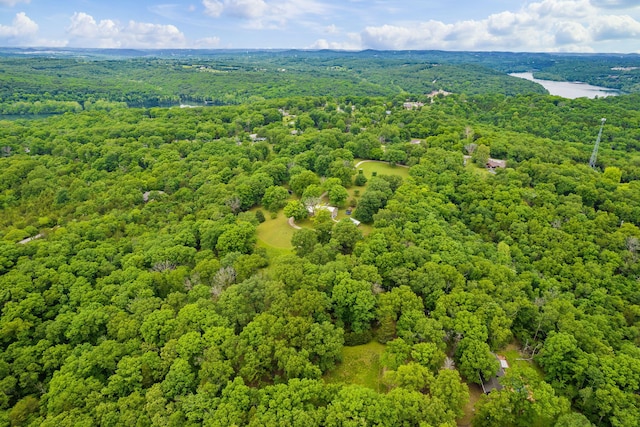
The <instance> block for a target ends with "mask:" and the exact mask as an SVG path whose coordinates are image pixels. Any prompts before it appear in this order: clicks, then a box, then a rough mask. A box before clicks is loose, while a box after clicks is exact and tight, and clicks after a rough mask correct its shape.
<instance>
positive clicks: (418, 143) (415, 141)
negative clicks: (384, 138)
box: [409, 139, 422, 145]
mask: <svg viewBox="0 0 640 427" xmlns="http://www.w3.org/2000/svg"><path fill="white" fill-rule="evenodd" d="M421 142H422V141H420V140H419V139H412V140H411V141H410V142H409V144H413V145H420V143H421Z"/></svg>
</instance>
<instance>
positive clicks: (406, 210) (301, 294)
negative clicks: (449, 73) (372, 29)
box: [0, 56, 640, 426]
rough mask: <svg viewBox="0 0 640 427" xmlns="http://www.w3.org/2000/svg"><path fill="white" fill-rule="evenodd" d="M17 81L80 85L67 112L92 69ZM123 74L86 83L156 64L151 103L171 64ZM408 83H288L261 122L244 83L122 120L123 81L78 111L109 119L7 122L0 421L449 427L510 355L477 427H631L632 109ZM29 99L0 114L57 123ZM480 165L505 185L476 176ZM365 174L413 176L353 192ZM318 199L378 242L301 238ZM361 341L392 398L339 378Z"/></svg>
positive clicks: (348, 228)
mask: <svg viewBox="0 0 640 427" xmlns="http://www.w3.org/2000/svg"><path fill="white" fill-rule="evenodd" d="M334 59H335V58H333V59H332V60H331V61H333V60H334ZM316 60H318V61H320V60H322V56H320V59H317V58H316ZM292 61H293V60H292ZM331 61H330V62H329V63H331V64H333V62H331ZM353 61H354V64H355V63H357V61H356V60H355V59H354V60H353ZM9 62H11V64H10V65H11V67H18V68H19V67H24V66H26V65H25V64H31V65H30V66H38V67H44V66H45V65H46V66H49V67H53V68H55V67H60V74H61V75H63V76H67V77H65V78H69V79H76V78H77V79H78V80H77V81H76V83H77V85H70V86H69V87H68V88H67V89H65V90H67V91H68V92H63V91H62V88H63V87H64V84H66V83H68V82H69V81H66V80H65V82H66V83H65V82H61V81H59V80H57V78H54V77H52V76H49V78H48V79H49V80H47V79H44V77H42V78H41V80H38V84H37V85H35V86H34V87H42V88H46V87H50V90H51V92H50V93H49V95H51V98H52V99H53V100H55V101H57V102H72V100H70V99H67V98H69V97H71V95H78V94H79V92H75V91H76V89H77V88H78V87H79V86H81V83H82V82H84V80H83V78H84V77H83V74H82V73H85V72H86V69H83V68H82V67H80V65H79V64H76V63H74V64H71V65H70V63H68V62H65V61H62V60H45V59H39V60H37V61H34V62H33V63H30V62H29V61H28V60H18V59H16V60H15V61H13V60H12V61H9ZM134 62H135V63H133V64H130V63H127V62H125V63H117V62H113V63H111V62H105V63H98V64H94V63H90V64H88V65H87V67H89V68H88V69H89V70H96V69H103V68H104V67H106V68H108V67H112V68H113V69H114V70H118V69H120V70H122V69H131V70H132V71H131V72H132V73H139V72H141V71H140V70H139V69H138V68H139V67H140V66H141V64H143V63H144V64H148V66H149V67H150V68H151V69H152V71H151V77H150V78H149V79H150V80H149V83H144V84H142V85H141V87H143V88H144V87H147V86H146V85H147V84H148V85H150V86H149V88H148V89H149V91H151V86H152V83H151V82H152V81H153V79H155V78H160V77H158V76H160V75H161V74H162V72H163V71H162V70H163V69H162V68H161V66H165V65H166V62H165V61H164V60H157V61H156V60H149V61H147V60H142V59H140V60H137V62H136V61H134ZM294 62H295V61H294ZM172 64H173V63H172ZM298 65H300V69H299V70H306V71H308V69H306V68H304V67H303V66H302V65H301V64H300V63H299V64H298ZM183 66H184V70H189V71H188V72H189V73H192V74H196V73H198V74H197V75H198V77H192V78H193V79H194V80H193V81H199V80H198V79H203V80H202V81H201V83H200V84H202V85H205V83H204V82H205V81H206V82H209V81H210V80H211V79H214V77H218V74H221V75H222V76H223V75H224V73H223V71H225V70H223V69H222V66H221V64H218V65H216V67H217V68H214V67H213V65H211V64H208V65H207V64H205V65H203V67H204V68H205V70H208V71H203V70H201V69H196V68H193V66H192V64H191V65H189V64H181V65H180V67H178V66H177V65H175V64H174V65H173V66H172V67H173V68H170V69H169V71H168V72H171V73H174V72H175V73H181V72H182V71H181V70H183V68H182V67H183ZM331 66H334V65H331ZM384 66H385V65H384V64H383V65H380V66H379V67H378V68H376V67H374V66H372V69H371V71H370V73H371V75H370V77H371V82H372V83H371V85H379V84H381V83H380V82H382V80H381V79H382V78H383V77H384V73H383V72H381V70H384ZM154 67H155V68H154ZM189 67H192V68H189ZM407 68H410V69H411V70H413V71H415V72H416V73H417V74H416V76H415V77H410V75H404V78H405V79H407V81H413V85H411V86H407V88H413V89H412V90H413V93H415V95H410V94H408V93H402V94H401V95H396V94H394V93H389V92H386V91H382V92H380V91H379V86H375V87H376V88H377V89H376V90H374V91H373V92H372V93H360V92H354V93H353V94H343V95H337V94H336V96H334V95H332V94H330V95H324V96H317V97H316V96H295V95H309V93H307V92H305V90H307V89H305V88H302V87H301V85H300V84H299V83H297V82H298V80H296V78H300V79H302V77H300V75H301V74H303V73H300V74H296V76H297V77H295V78H294V77H291V80H289V82H290V84H291V85H292V86H293V87H294V89H295V90H293V89H292V91H293V92H292V93H291V96H290V97H286V98H279V97H278V96H275V95H274V96H264V98H269V99H256V98H253V99H251V101H250V102H249V101H248V98H249V97H250V96H251V95H249V93H251V88H250V85H248V83H247V86H245V87H244V91H245V92H242V93H236V95H237V96H236V95H234V97H232V98H233V99H232V100H233V102H231V98H229V100H230V102H229V103H230V104H231V103H240V104H241V105H226V106H208V107H201V108H183V109H180V108H160V107H155V106H154V107H149V106H147V107H142V108H131V105H133V104H136V102H137V103H139V105H146V104H147V102H148V99H149V98H148V96H150V95H149V93H146V92H145V93H144V94H138V95H135V97H134V94H131V93H130V95H127V96H132V97H134V98H135V99H137V101H136V102H133V103H132V102H131V100H130V99H129V98H126V97H124V98H118V99H115V98H113V99H112V98H111V97H112V96H113V94H114V93H117V92H118V91H119V90H121V89H126V88H128V87H129V86H127V85H125V84H124V83H122V82H121V81H120V80H118V79H115V78H114V79H113V80H108V81H107V83H105V86H104V87H102V88H100V87H95V86H92V87H91V90H93V91H97V92H100V91H103V90H104V91H105V93H107V94H109V96H108V97H107V96H106V95H105V99H108V100H109V101H108V102H113V103H115V104H109V103H108V102H107V101H105V102H104V103H102V104H101V103H100V101H99V100H98V99H97V98H96V99H94V100H93V101H91V103H90V104H87V101H86V100H85V103H84V104H83V109H79V108H70V109H68V110H65V111H68V112H67V113H65V114H61V115H54V116H50V117H32V118H30V119H29V120H26V119H19V120H11V121H10V120H2V121H1V124H2V126H0V147H2V151H1V153H2V157H0V213H1V214H0V310H1V313H2V314H1V317H0V373H1V375H0V424H2V425H5V424H6V425H50V426H57V425H102V424H104V425H145V426H146V425H200V424H206V425H221V426H222V425H234V424H235V425H266V424H269V425H271V424H273V425H300V426H303V425H304V426H307V425H311V426H313V425H318V426H333V425H335V426H338V425H355V423H360V424H362V423H364V424H367V425H389V426H392V425H393V426H395V425H434V426H435V425H446V426H450V425H455V422H456V420H457V419H460V418H461V417H462V416H463V414H464V413H465V412H464V408H465V405H466V404H467V402H468V399H469V387H475V385H473V383H477V382H479V381H480V378H481V377H482V378H485V379H486V378H488V377H491V376H492V375H493V374H494V373H495V372H496V370H497V360H496V358H495V356H494V353H496V352H501V351H503V350H504V349H505V348H506V347H507V346H508V345H512V346H513V347H514V348H518V349H519V350H520V353H521V354H520V358H522V359H526V361H520V362H521V364H519V365H517V366H514V367H512V368H510V370H508V371H507V373H506V375H505V377H504V378H503V379H502V385H503V388H502V389H501V390H500V391H494V392H491V394H489V395H488V396H486V397H483V398H482V399H481V402H480V403H479V404H478V405H477V406H476V416H475V417H474V419H473V424H474V425H505V426H511V425H558V426H565V425H590V424H589V423H592V424H594V425H603V426H633V425H636V424H637V420H638V419H640V400H639V398H638V396H639V394H638V392H639V390H640V389H639V387H640V362H639V361H640V350H638V345H639V344H640V291H639V288H638V277H640V264H639V263H638V260H639V257H640V243H639V242H640V228H639V227H640V197H639V194H640V155H639V154H638V150H640V133H638V128H639V126H638V125H639V124H640V102H639V101H640V99H639V98H638V96H637V95H625V96H620V97H615V98H606V99H596V100H586V99H577V100H566V99H561V98H558V97H552V96H547V95H542V94H535V93H530V94H522V93H521V92H519V93H520V94H518V95H512V94H496V93H493V94H492V93H490V91H489V90H487V92H483V94H480V95H475V94H474V93H456V94H451V95H448V96H444V95H442V96H436V97H434V98H433V102H431V98H427V97H426V96H425V95H424V92H422V91H421V89H420V90H418V89H416V88H423V86H419V82H418V79H422V78H423V77H424V76H426V75H429V74H428V73H431V72H440V71H439V70H438V69H437V68H438V67H428V66H426V65H421V66H418V65H416V64H413V65H408V66H407ZM14 69H15V68H10V69H9V71H7V72H6V73H4V74H6V75H5V76H3V77H2V78H3V79H4V78H7V79H9V80H11V79H13V80H14V81H18V80H20V79H21V78H22V77H20V75H18V74H15V73H13V72H12V71H11V70H14ZM434 69H435V70H434ZM74 70H75V71H74ZM427 70H428V71H427ZM112 71H113V70H112ZM214 71H215V72H214ZM218 72H220V73H218ZM243 72H244V73H245V74H246V75H245V77H246V79H247V80H248V81H254V82H256V84H258V83H259V84H260V85H266V86H268V84H267V83H266V82H267V81H268V79H267V80H261V78H259V77H258V76H259V75H261V73H263V72H262V71H259V70H253V69H251V70H249V69H244V70H243ZM393 72H398V70H397V69H395V68H394V69H393ZM73 73H78V75H77V76H75V77H73V76H72V75H73ZM205 73H206V74H205ZM331 73H335V74H339V73H342V71H340V70H339V69H337V68H334V69H332V70H331ZM200 74H202V76H206V79H204V77H202V76H201V75H200ZM282 74H283V75H282V76H281V75H278V76H277V77H273V78H277V79H284V78H287V77H288V76H285V75H284V73H282ZM489 74H491V75H493V74H492V73H489ZM7 76H9V77H10V78H9V77H7ZM60 78H62V77H60ZM492 78H493V77H492ZM495 78H498V77H495ZM252 79H253V80H252ZM3 81H4V80H3ZM71 81H75V80H71ZM227 81H228V79H226V78H221V79H220V82H216V83H211V85H212V89H211V91H212V93H213V92H215V93H218V94H219V92H216V91H217V90H218V89H214V88H213V87H214V86H215V85H217V84H223V83H224V82H227ZM305 81H307V80H305ZM429 81H431V80H429ZM490 81H493V80H491V79H490ZM323 82H325V80H323V79H322V78H320V79H319V80H318V81H317V84H318V86H317V87H316V88H315V89H314V90H318V91H321V89H322V87H323V86H322V84H323ZM116 83H117V85H116ZM112 84H113V85H116V86H112ZM192 84H194V85H195V86H193V87H198V86H197V85H196V84H195V83H193V82H192ZM238 84H239V83H238ZM398 84H400V83H398ZM48 85H50V86H48ZM118 85H122V86H121V87H120V86H118ZM414 85H415V86H414ZM186 86H188V84H186ZM266 86H265V87H266ZM26 87H27V85H26V82H25V83H24V84H23V85H22V86H16V89H15V93H14V94H13V95H12V96H14V97H15V99H9V98H3V103H5V104H6V103H7V102H11V103H14V102H27V103H29V105H30V106H31V107H33V106H34V105H36V104H35V102H44V101H41V100H39V99H36V98H37V97H34V98H32V97H30V96H28V95H29V94H28V93H27V92H25V91H26V89H25V88H26ZM263 89H264V88H263ZM365 89H366V88H365ZM365 89H363V90H365ZM3 90H5V91H6V90H7V89H6V88H5V89H3ZM127 90H129V89H127ZM229 90H231V89H229ZM234 90H239V89H234ZM367 90H368V89H367ZM408 90H409V89H407V91H408ZM296 91H300V92H301V93H297V92H296ZM143 92H144V91H143ZM151 92H152V91H151ZM365 92H366V90H365ZM331 93H333V92H331ZM65 94H70V95H69V97H67V95H65ZM312 94H315V93H312ZM365 95H374V96H365ZM176 96H177V95H176ZM194 96H195V95H194ZM216 96H218V95H216ZM219 96H221V97H222V98H225V95H224V94H219ZM136 97H137V98H136ZM71 98H72V97H71ZM203 99H204V98H203ZM216 99H217V98H216ZM225 99H226V98H225ZM407 99H409V100H411V101H412V102H416V101H417V100H421V101H424V104H425V105H424V106H423V107H421V108H416V109H407V108H405V106H404V102H406V100H407ZM204 100H206V99H204ZM244 101H247V102H244ZM76 102H79V101H76ZM119 102H127V103H128V104H129V105H130V106H129V107H127V106H125V105H122V104H119ZM12 105H13V104H12ZM88 105H89V106H90V108H87V106H88ZM91 105H93V107H91ZM98 105H101V106H102V107H101V108H98ZM154 105H155V104H154ZM31 107H30V108H31ZM107 107H108V108H107ZM65 108H66V107H65ZM31 112H35V111H31ZM605 116H606V117H608V120H607V125H606V128H605V132H604V133H603V138H602V144H601V151H600V155H599V157H598V161H597V165H596V168H590V167H589V166H588V160H589V157H590V154H591V150H592V148H593V142H594V139H595V135H597V132H598V126H599V119H600V118H601V117H605ZM413 139H419V140H420V141H419V143H415V141H414V143H411V141H412V140H413ZM470 144H475V145H476V147H477V151H479V153H478V152H477V151H476V155H475V158H476V159H480V160H484V159H485V157H486V156H488V155H489V153H490V155H491V157H492V158H497V159H502V160H505V161H506V165H507V167H506V168H497V170H495V171H492V172H494V173H492V172H491V171H488V170H487V169H486V168H485V167H484V164H483V163H486V160H484V162H483V161H477V162H474V161H469V162H466V164H465V161H464V157H463V154H466V152H465V148H464V147H465V146H467V147H469V146H470ZM480 147H482V148H481V149H480ZM467 152H468V149H467ZM360 159H365V160H383V161H385V160H386V161H388V162H390V163H398V164H402V165H405V166H407V167H408V169H406V168H404V169H402V170H403V171H404V175H402V176H401V175H400V173H389V172H385V173H379V174H376V176H372V175H367V179H365V180H362V179H360V180H359V181H360V182H359V183H358V182H356V186H353V185H352V184H353V182H352V181H353V179H354V176H355V177H356V179H357V177H358V176H361V175H360V174H359V173H358V172H357V171H356V169H355V167H354V166H355V164H356V163H357V162H358V161H359V160H360ZM376 165H382V163H376ZM384 166H385V167H387V168H389V169H386V171H388V170H391V171H394V170H397V169H400V166H396V168H397V169H393V168H391V165H384ZM381 167H382V166H381ZM363 175H364V173H363ZM356 191H357V193H356ZM324 193H326V194H324ZM349 199H352V200H349ZM309 200H312V201H323V202H324V201H326V202H329V201H331V202H335V204H336V205H341V206H348V205H347V202H349V203H352V202H353V203H352V204H351V206H356V205H357V207H356V210H355V211H354V216H355V218H358V219H361V220H362V221H363V222H365V224H363V225H361V226H360V227H358V226H357V225H356V224H355V223H354V222H353V221H351V220H350V219H348V217H346V216H345V215H344V213H343V211H344V209H341V211H340V215H339V216H338V217H337V218H335V221H334V218H332V217H331V214H330V213H329V212H328V211H327V210H324V209H319V210H317V211H316V212H312V213H313V217H312V218H310V219H306V217H307V216H308V215H309V210H308V209H307V207H306V206H305V203H307V204H309ZM316 205H317V203H315V204H313V206H314V207H315V206H316ZM260 208H262V209H266V210H267V211H270V212H272V217H271V218H269V220H266V219H265V217H264V214H263V215H262V219H261V220H262V221H263V222H262V223H260V220H259V219H258V217H259V215H256V210H257V209H260ZM282 212H284V214H283V213H282ZM285 215H286V216H287V217H289V216H293V217H294V218H295V219H296V220H297V221H298V224H299V226H301V227H302V229H301V230H298V231H296V232H295V233H293V232H292V234H289V236H291V235H292V236H293V237H292V239H291V246H290V247H289V249H287V248H282V247H275V246H271V245H270V244H269V242H268V241H266V240H264V239H265V238H264V234H261V233H263V232H264V230H265V228H264V227H266V226H267V225H268V224H274V223H275V222H277V221H282V223H283V224H285V226H287V225H286V221H287V219H286V218H285ZM267 216H269V215H267ZM287 227H288V226H287ZM287 230H290V229H287ZM277 237H280V236H277ZM372 339H376V340H378V341H379V342H380V343H384V352H383V354H382V355H381V356H380V360H379V365H380V366H382V367H383V368H384V371H385V373H384V375H382V374H381V373H380V377H381V384H382V386H381V387H382V388H381V389H376V390H374V389H372V388H369V387H366V386H364V385H361V384H339V383H334V382H329V381H326V378H327V374H328V373H331V372H333V370H334V369H335V368H336V367H337V366H340V364H341V362H342V361H343V357H344V354H345V353H344V351H343V350H344V346H345V345H353V344H362V343H368V342H369V341H371V340H372Z"/></svg>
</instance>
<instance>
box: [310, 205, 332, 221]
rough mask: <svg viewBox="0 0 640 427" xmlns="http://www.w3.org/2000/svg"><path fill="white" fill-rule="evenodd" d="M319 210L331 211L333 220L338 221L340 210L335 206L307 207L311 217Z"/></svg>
mask: <svg viewBox="0 0 640 427" xmlns="http://www.w3.org/2000/svg"><path fill="white" fill-rule="evenodd" d="M319 210H326V211H329V213H330V214H331V219H336V216H338V208H336V207H335V206H327V205H315V206H307V212H309V215H311V216H313V215H315V213H316V212H317V211H319Z"/></svg>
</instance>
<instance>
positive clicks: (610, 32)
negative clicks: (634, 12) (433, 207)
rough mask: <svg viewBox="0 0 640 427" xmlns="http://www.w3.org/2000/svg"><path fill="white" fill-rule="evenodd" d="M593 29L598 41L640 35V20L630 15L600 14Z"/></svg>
mask: <svg viewBox="0 0 640 427" xmlns="http://www.w3.org/2000/svg"><path fill="white" fill-rule="evenodd" d="M591 29H592V32H593V38H594V39H595V40H597V41H600V40H621V39H627V38H632V37H633V38H638V37H640V22H638V21H636V20H635V19H633V18H632V17H630V16H628V15H622V16H616V15H606V16H598V17H597V18H595V19H594V21H593V23H592V25H591Z"/></svg>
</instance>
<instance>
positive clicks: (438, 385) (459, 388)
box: [431, 369, 469, 418]
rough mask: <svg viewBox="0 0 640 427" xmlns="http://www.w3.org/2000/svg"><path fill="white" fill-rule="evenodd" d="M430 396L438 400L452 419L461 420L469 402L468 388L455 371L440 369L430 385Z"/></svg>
mask: <svg viewBox="0 0 640 427" xmlns="http://www.w3.org/2000/svg"><path fill="white" fill-rule="evenodd" d="M431 396H433V397H436V398H438V399H440V401H442V402H443V403H444V404H445V405H446V406H447V409H448V410H449V411H451V413H452V414H453V416H454V418H461V417H462V416H463V415H464V407H465V406H466V405H467V403H468V402H469V387H468V386H467V385H466V384H465V383H464V382H462V379H461V378H460V374H459V373H458V371H456V370H455V369H441V370H440V371H439V372H438V375H437V376H436V378H435V381H433V383H432V384H431Z"/></svg>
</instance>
